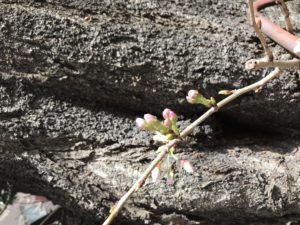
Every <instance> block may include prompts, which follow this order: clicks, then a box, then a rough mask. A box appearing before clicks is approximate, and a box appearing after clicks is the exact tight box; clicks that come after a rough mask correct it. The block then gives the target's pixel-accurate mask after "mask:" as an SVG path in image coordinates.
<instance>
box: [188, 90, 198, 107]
mask: <svg viewBox="0 0 300 225" xmlns="http://www.w3.org/2000/svg"><path fill="white" fill-rule="evenodd" d="M199 96H200V94H199V92H198V91H197V90H189V92H188V96H186V100H187V101H188V102H189V103H191V104H197V98H198V97H199Z"/></svg>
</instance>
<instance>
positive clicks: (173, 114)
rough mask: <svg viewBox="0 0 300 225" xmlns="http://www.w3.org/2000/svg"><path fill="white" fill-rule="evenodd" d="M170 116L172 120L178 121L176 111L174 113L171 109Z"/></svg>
mask: <svg viewBox="0 0 300 225" xmlns="http://www.w3.org/2000/svg"><path fill="white" fill-rule="evenodd" d="M169 118H170V120H173V121H176V120H177V115H176V113H174V112H173V111H170V113H169Z"/></svg>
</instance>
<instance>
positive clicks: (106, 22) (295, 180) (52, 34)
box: [0, 0, 300, 224]
mask: <svg viewBox="0 0 300 225" xmlns="http://www.w3.org/2000/svg"><path fill="white" fill-rule="evenodd" d="M289 7H290V9H291V15H292V21H293V22H294V23H293V25H294V27H295V31H296V32H299V29H300V24H299V21H300V19H299V12H300V5H299V3H298V2H297V1H296V0H294V1H290V2H289ZM246 8H247V6H246V3H245V1H242V0H238V1H229V0H223V1H214V0H201V1H192V0H189V1H167V0H160V1H158V0H157V1H155V0H139V1H121V0H117V1H100V0H99V1H92V0H86V1H83V0H72V1H68V0H66V1H59V0H39V1H37V0H36V1H34V0H31V1H30V0H22V1H13V0H12V1H5V0H0V31H1V33H0V50H1V51H0V133H1V136H0V152H1V155H0V162H1V163H0V187H1V186H5V185H6V184H7V183H10V184H12V185H13V186H14V188H15V190H17V191H23V192H30V193H34V194H39V195H45V196H47V197H48V198H50V199H51V200H53V201H54V202H55V203H57V204H60V205H62V206H64V207H65V208H66V209H67V210H68V211H69V214H68V215H69V217H68V218H67V219H66V222H67V223H68V224H101V222H103V220H104V218H105V217H106V216H107V214H108V211H109V208H110V207H111V206H112V204H113V203H114V202H116V201H117V200H118V199H119V198H120V197H121V196H122V194H124V192H125V191H126V190H128V188H129V187H130V185H131V184H132V183H133V182H134V181H135V180H136V179H137V178H138V177H139V175H140V174H141V173H142V171H143V169H144V168H146V166H147V165H148V163H149V162H150V161H151V159H153V158H154V157H155V146H153V145H152V143H151V136H150V135H149V134H146V133H144V132H139V131H138V130H137V129H136V128H135V126H134V119H135V117H136V116H141V115H142V114H143V113H144V112H151V113H155V114H159V113H160V112H161V110H162V109H163V108H164V107H169V108H172V109H174V110H176V111H177V112H178V113H179V114H181V115H182V117H181V120H182V122H181V127H185V126H186V125H187V124H188V123H189V122H190V120H189V119H188V118H195V116H197V115H199V114H201V113H202V112H204V110H205V109H204V108H202V107H195V106H189V105H188V104H187V103H186V102H185V101H184V96H185V94H186V92H187V91H188V90H189V89H190V88H193V89H200V90H201V92H202V93H203V94H204V95H207V96H217V92H218V91H219V90H221V89H235V88H239V87H243V86H245V85H248V84H251V83H253V82H254V81H256V80H258V79H260V77H261V76H262V75H263V71H257V72H249V71H245V69H244V63H245V62H246V61H247V60H248V59H251V58H257V57H261V56H262V54H263V53H262V48H261V46H260V44H259V43H258V40H257V38H256V37H255V35H254V34H253V32H252V29H251V27H250V26H249V24H248V22H247V17H246ZM266 13H267V14H268V16H270V17H271V18H273V19H274V18H275V19H277V17H276V15H277V14H279V13H278V11H277V10H276V9H275V8H272V9H268V10H267V11H266ZM270 43H271V42H270ZM274 49H275V53H276V57H278V58H282V57H285V58H289V57H290V56H289V54H287V53H286V52H284V51H283V50H282V49H280V48H279V47H277V46H276V47H274ZM218 99H220V98H219V97H218ZM299 112H300V82H299V80H298V78H297V74H296V73H295V72H293V71H288V72H286V73H285V75H284V76H281V77H280V78H279V79H276V80H274V81H272V82H270V83H269V84H268V85H267V86H266V87H264V88H263V90H262V91H261V92H260V93H258V94H249V95H247V96H244V97H242V98H241V99H239V100H237V101H236V102H234V103H232V104H231V105H229V106H228V107H227V108H224V109H223V110H222V111H221V112H218V113H217V115H216V116H215V117H214V120H213V121H210V123H208V124H206V125H204V126H202V127H199V129H198V130H196V131H195V132H194V134H193V136H192V137H190V138H189V141H188V142H187V143H185V144H184V145H182V146H179V148H178V150H177V153H178V156H179V157H181V158H185V159H190V160H191V162H192V163H193V165H194V167H195V169H196V173H195V174H193V175H186V174H184V172H183V171H180V170H179V171H178V170H177V173H176V178H177V179H176V182H175V185H174V186H167V185H166V184H165V182H164V181H162V182H161V183H159V184H153V183H151V182H148V183H146V185H145V187H144V188H143V189H142V190H141V191H140V192H139V193H137V194H136V195H135V197H134V198H132V199H131V201H130V202H129V203H128V204H127V205H126V210H124V211H123V212H122V215H120V216H119V217H118V220H117V221H116V222H115V224H213V223H215V224H275V223H278V224H284V223H286V222H289V221H298V220H299V219H300V196H299V193H300V183H299V174H300V167H299V163H300V141H299V136H300V113H299ZM70 215H71V216H70Z"/></svg>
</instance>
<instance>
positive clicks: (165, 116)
mask: <svg viewBox="0 0 300 225" xmlns="http://www.w3.org/2000/svg"><path fill="white" fill-rule="evenodd" d="M170 112H172V111H171V109H168V108H166V109H164V111H163V113H162V116H163V118H164V119H169V117H170Z"/></svg>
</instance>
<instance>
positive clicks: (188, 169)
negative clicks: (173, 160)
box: [180, 160, 194, 173]
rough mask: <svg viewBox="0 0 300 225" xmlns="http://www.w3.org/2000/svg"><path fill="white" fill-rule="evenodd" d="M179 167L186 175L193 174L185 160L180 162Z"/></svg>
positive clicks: (190, 166)
mask: <svg viewBox="0 0 300 225" xmlns="http://www.w3.org/2000/svg"><path fill="white" fill-rule="evenodd" d="M180 166H181V167H182V168H183V169H184V170H185V171H186V172H188V173H193V172H194V169H193V167H192V165H191V164H190V162H189V161H187V160H180Z"/></svg>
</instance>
